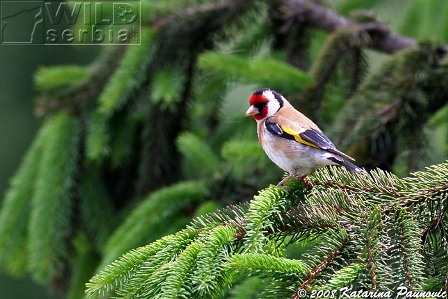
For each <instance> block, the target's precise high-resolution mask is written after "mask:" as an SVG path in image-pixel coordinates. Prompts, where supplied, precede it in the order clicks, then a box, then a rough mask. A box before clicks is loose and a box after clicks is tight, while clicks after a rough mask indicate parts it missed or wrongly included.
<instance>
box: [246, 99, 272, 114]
mask: <svg viewBox="0 0 448 299" xmlns="http://www.w3.org/2000/svg"><path fill="white" fill-rule="evenodd" d="M268 102H269V101H268V99H266V97H265V96H263V94H253V95H251V96H250V98H249V104H250V107H249V109H247V111H246V116H253V117H254V118H255V119H256V120H261V119H263V118H265V117H266V115H267V114H268Z"/></svg>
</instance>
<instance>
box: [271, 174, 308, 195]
mask: <svg viewBox="0 0 448 299" xmlns="http://www.w3.org/2000/svg"><path fill="white" fill-rule="evenodd" d="M291 178H294V179H297V180H301V181H302V182H303V184H304V185H305V188H306V190H308V191H309V190H311V189H313V184H312V182H311V180H310V179H308V178H307V177H306V174H302V175H297V174H290V175H288V176H286V177H284V178H283V179H282V180H281V181H280V182H279V183H278V184H277V186H278V187H283V188H286V189H289V187H288V186H285V185H284V184H285V182H286V181H287V180H289V179H291Z"/></svg>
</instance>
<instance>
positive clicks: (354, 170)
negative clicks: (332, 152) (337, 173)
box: [329, 158, 366, 173]
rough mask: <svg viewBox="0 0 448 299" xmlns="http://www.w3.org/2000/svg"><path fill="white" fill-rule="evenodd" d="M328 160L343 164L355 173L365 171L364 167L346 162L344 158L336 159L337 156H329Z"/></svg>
mask: <svg viewBox="0 0 448 299" xmlns="http://www.w3.org/2000/svg"><path fill="white" fill-rule="evenodd" d="M329 160H331V161H333V162H336V163H338V164H339V165H341V166H344V167H345V168H347V169H348V170H350V171H353V172H356V173H366V171H365V170H364V169H362V168H361V167H358V166H356V165H355V164H353V163H350V162H347V161H345V160H342V159H337V158H329Z"/></svg>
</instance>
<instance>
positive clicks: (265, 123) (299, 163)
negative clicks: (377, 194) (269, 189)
mask: <svg viewBox="0 0 448 299" xmlns="http://www.w3.org/2000/svg"><path fill="white" fill-rule="evenodd" d="M249 104H250V107H249V109H247V111H246V116H253V117H254V118H255V120H256V121H257V133H258V139H259V140H260V143H261V146H262V147H263V149H264V151H265V152H266V154H267V155H268V157H269V159H271V160H272V162H274V163H275V164H276V165H277V166H278V167H280V168H281V169H283V170H284V171H286V172H288V173H289V175H288V176H287V177H285V178H284V179H283V180H282V181H280V183H279V184H278V185H283V183H284V182H285V181H286V180H287V179H289V178H290V177H299V178H300V179H302V180H303V179H304V178H305V176H306V175H308V174H309V173H311V172H313V171H315V170H316V169H318V168H322V167H324V166H326V165H342V166H344V167H345V168H347V169H349V170H351V171H353V172H365V171H364V170H363V169H361V168H359V167H358V166H356V165H354V164H352V163H350V162H348V161H346V160H345V159H347V160H352V161H354V160H355V159H353V158H352V157H350V156H349V155H347V154H344V153H343V152H341V151H339V150H337V149H336V147H335V145H334V144H333V143H332V142H331V140H330V139H329V138H328V137H327V136H325V134H324V133H322V131H321V130H320V129H319V127H318V126H317V125H316V124H315V123H313V122H312V121H311V120H310V119H309V118H307V117H306V116H305V115H303V114H302V113H300V112H299V111H297V110H296V109H294V107H293V106H292V105H291V104H290V103H289V102H288V101H287V100H286V99H285V98H284V97H283V96H282V95H281V94H279V93H278V92H276V91H274V90H271V89H269V88H262V89H259V90H257V91H255V92H254V93H253V94H252V95H251V96H250V98H249ZM304 182H305V181H304ZM305 184H307V183H306V182H305Z"/></svg>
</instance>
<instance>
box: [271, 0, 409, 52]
mask: <svg viewBox="0 0 448 299" xmlns="http://www.w3.org/2000/svg"><path fill="white" fill-rule="evenodd" d="M272 2H274V4H277V5H278V6H279V11H281V12H282V13H283V14H284V16H285V17H286V18H294V19H295V20H296V21H298V22H299V23H306V24H309V25H311V26H313V27H316V28H320V29H322V30H325V31H328V32H334V31H336V30H338V29H341V28H343V27H347V26H357V25H360V24H358V23H356V22H354V21H353V20H350V19H348V18H346V17H344V16H340V15H338V14H336V13H334V12H332V11H331V10H329V9H326V8H325V7H323V6H321V5H319V4H317V3H316V2H315V1H313V0H273V1H272ZM366 32H367V33H369V35H370V37H371V38H372V43H371V44H370V45H369V46H370V47H371V48H373V49H376V50H378V51H381V52H385V53H389V54H392V53H395V52H397V51H400V50H402V49H405V48H408V47H414V46H416V45H417V42H416V41H415V40H414V39H411V38H408V37H405V36H400V35H396V34H394V33H392V32H390V30H389V29H387V28H386V27H385V26H383V25H382V24H379V23H372V24H371V25H370V28H369V30H366Z"/></svg>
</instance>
